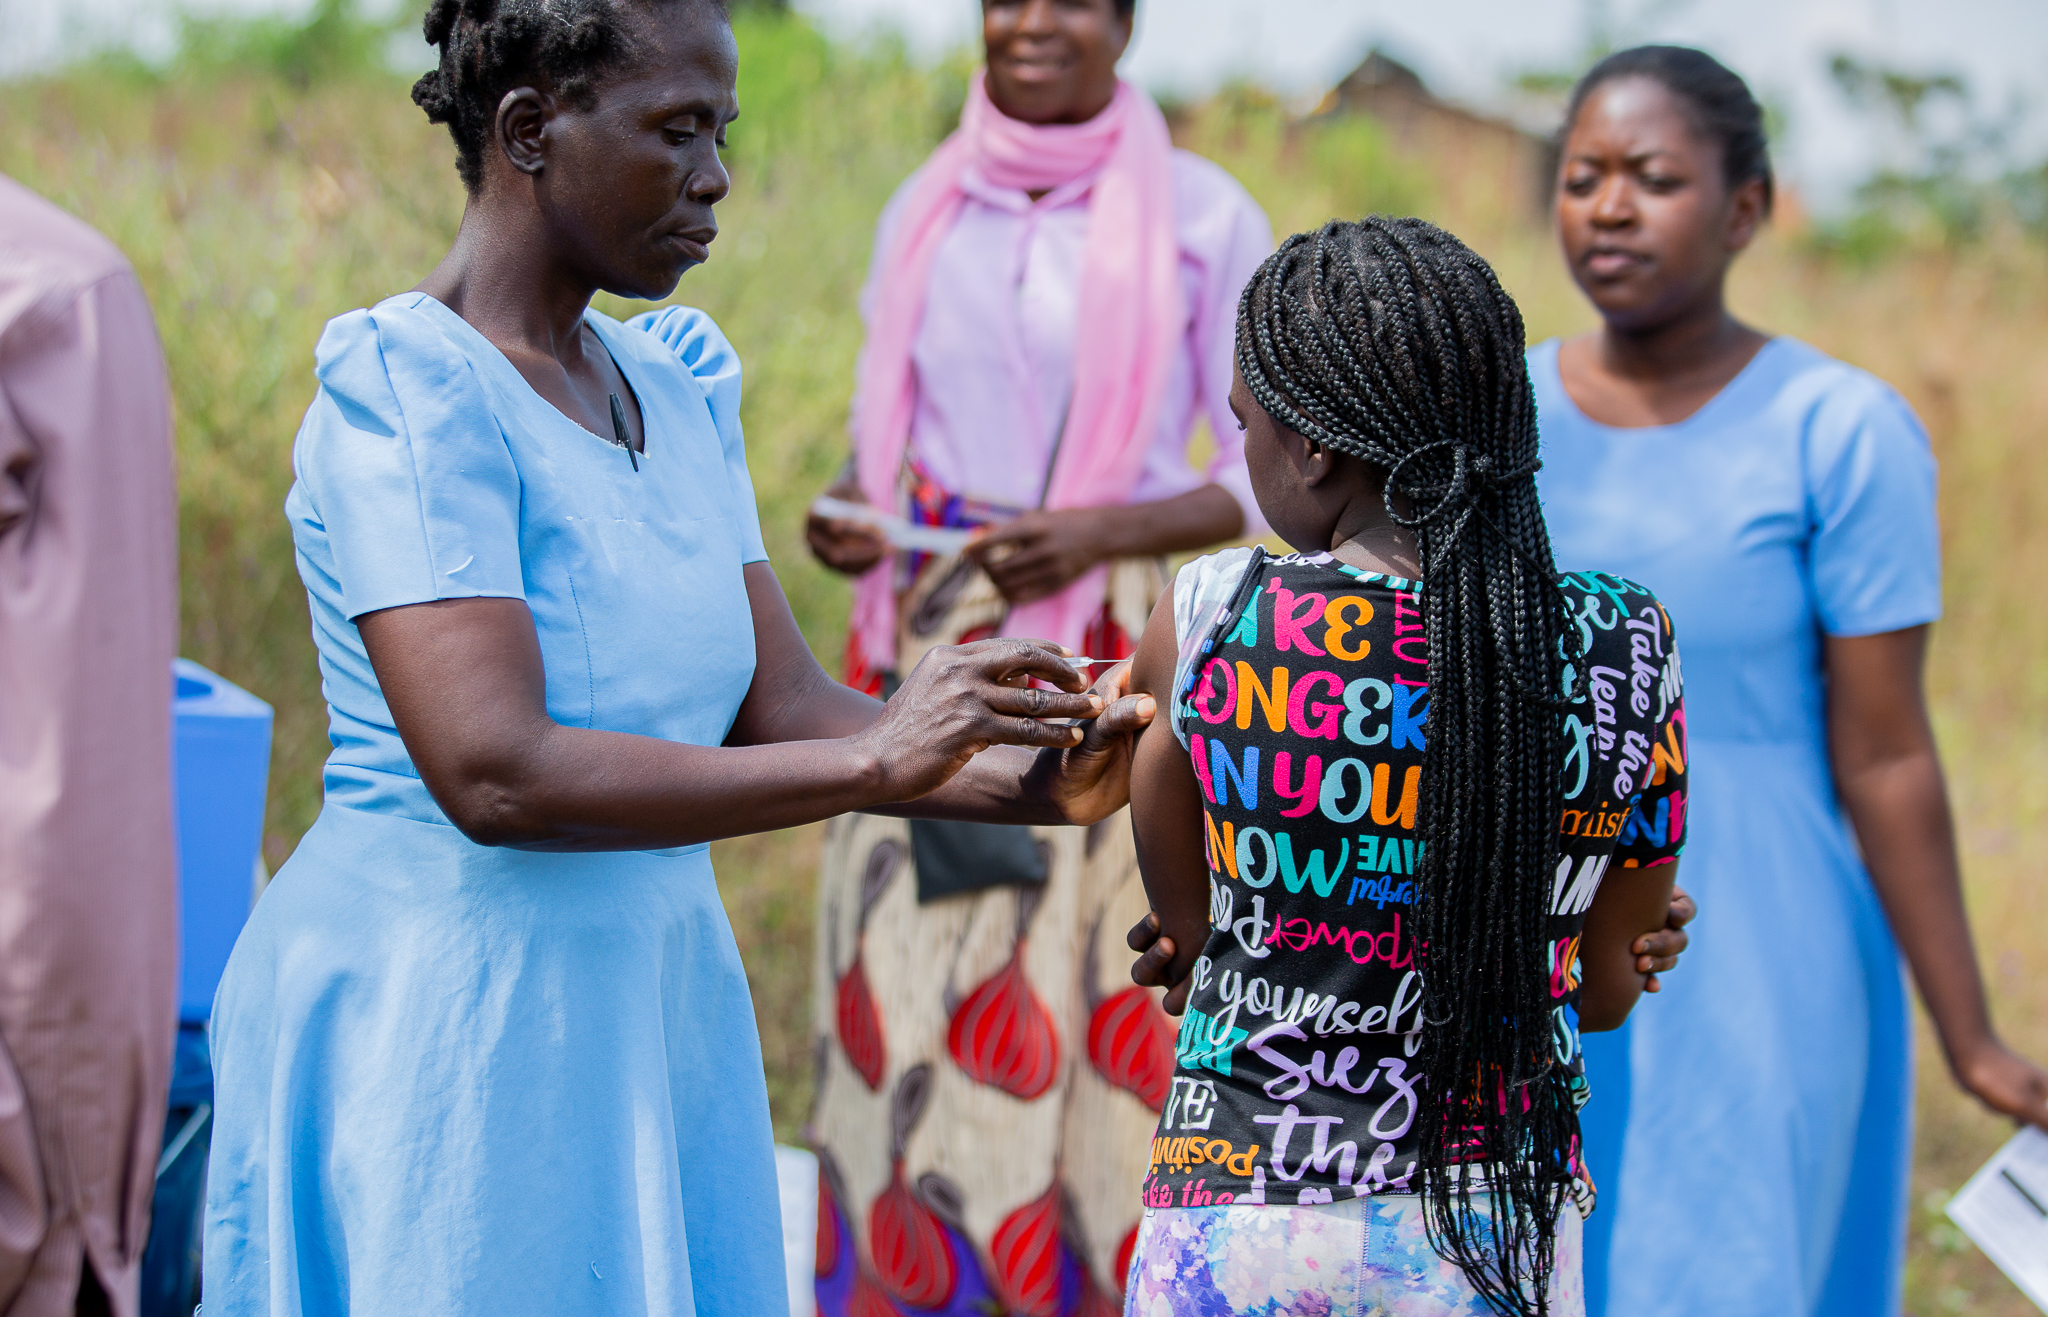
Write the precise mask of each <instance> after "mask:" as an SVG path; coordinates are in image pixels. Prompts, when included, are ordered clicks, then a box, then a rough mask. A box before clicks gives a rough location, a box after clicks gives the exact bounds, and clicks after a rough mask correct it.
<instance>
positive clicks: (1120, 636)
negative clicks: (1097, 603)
mask: <svg viewBox="0 0 2048 1317" xmlns="http://www.w3.org/2000/svg"><path fill="white" fill-rule="evenodd" d="M1081 652H1082V653H1084V654H1086V655H1087V656H1088V657H1090V658H1106V659H1124V658H1129V657H1130V656H1131V655H1133V654H1135V653H1137V652H1138V647H1137V646H1136V645H1134V644H1132V643H1131V635H1130V632H1128V631H1126V630H1124V629H1123V627H1122V626H1121V625H1120V624H1119V623H1118V622H1117V620H1116V617H1115V615H1114V614H1113V613H1112V612H1111V610H1110V606H1109V604H1108V602H1107V601H1105V602H1104V603H1103V605H1102V611H1101V612H1099V613H1097V614H1096V615H1095V619H1094V620H1093V621H1091V622H1090V623H1089V624H1088V630H1087V632H1086V633H1084V635H1083V636H1082V638H1081Z"/></svg>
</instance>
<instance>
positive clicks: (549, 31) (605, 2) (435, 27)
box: [412, 0, 725, 192]
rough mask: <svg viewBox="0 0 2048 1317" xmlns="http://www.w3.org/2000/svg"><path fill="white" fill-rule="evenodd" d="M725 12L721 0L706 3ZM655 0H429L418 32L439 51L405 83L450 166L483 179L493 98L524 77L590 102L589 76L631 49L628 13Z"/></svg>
mask: <svg viewBox="0 0 2048 1317" xmlns="http://www.w3.org/2000/svg"><path fill="white" fill-rule="evenodd" d="M704 2H705V3H710V4H713V5H716V6H717V8H718V9H719V11H720V12H721V13H723V12H724V11H725V5H724V3H723V0H704ZM661 3H662V0H433V3H432V4H430V5H429V6H428V7H427V17H426V22H425V23H424V24H422V31H423V32H424V33H425V35H426V38H427V44H428V45H430V46H439V47H440V48H441V62H440V65H439V67H437V68H435V69H434V70H433V71H431V72H429V73H427V74H424V75H423V76H422V77H421V78H420V80H419V81H418V82H415V83H414V84H413V85H412V99H413V103H414V104H416V105H418V106H419V107H420V108H421V109H422V110H425V111H426V112H427V118H428V119H429V120H430V121H432V122H434V123H444V124H447V125H448V135H449V136H450V137H453V138H454V139H455V172H456V173H458V174H460V175H461V176H462V185H463V186H464V187H466V188H468V189H469V190H470V191H471V192H474V191H476V190H477V188H479V187H480V186H482V185H483V179H484V147H485V145H486V144H487V143H488V142H489V141H490V138H491V129H492V125H493V124H495V123H496V122H497V117H498V103H499V102H500V101H501V100H503V99H504V97H505V93H506V92H508V91H510V90H511V89H512V88H514V87H517V86H519V85H520V84H521V83H522V82H527V81H533V82H535V83H536V84H545V85H546V86H547V88H548V89H549V90H550V91H552V92H553V93H554V94H555V95H557V96H560V97H561V98H562V99H564V100H566V101H567V102H568V103H569V104H571V105H573V106H575V107H576V108H578V109H589V108H590V106H591V105H593V104H594V103H595V102H596V96H597V79H598V77H599V75H601V74H603V73H604V72H606V71H607V70H609V69H612V68H615V67H616V66H618V65H619V64H621V63H624V62H625V60H626V59H627V58H629V57H630V56H631V55H632V53H633V30H632V26H631V23H630V21H629V20H628V18H627V14H626V10H627V8H628V7H629V6H630V7H632V8H636V9H648V8H655V7H658V6H659V5H660V4H661Z"/></svg>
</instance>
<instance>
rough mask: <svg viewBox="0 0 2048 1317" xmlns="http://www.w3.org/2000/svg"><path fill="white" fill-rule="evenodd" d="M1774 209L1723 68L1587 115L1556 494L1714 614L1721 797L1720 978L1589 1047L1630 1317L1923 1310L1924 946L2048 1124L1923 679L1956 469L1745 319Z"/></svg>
mask: <svg viewBox="0 0 2048 1317" xmlns="http://www.w3.org/2000/svg"><path fill="white" fill-rule="evenodd" d="M1771 191H1772V178H1771V161H1770V152H1769V147H1768V143H1767V142H1766V140H1765V136H1764V116H1763V111H1762V109H1761V108H1760V107H1759V106H1758V105H1757V102H1756V99H1755V98H1754V97H1753V96H1751V95H1750V92H1749V88H1748V87H1747V86H1745V85H1744V84H1743V81H1742V79H1741V78H1740V77H1737V76H1736V75H1735V74H1734V73H1733V72H1731V71H1730V70H1728V69H1727V68H1724V67H1723V66H1722V65H1721V64H1719V63H1718V62H1716V61H1715V60H1714V59H1713V58H1712V57H1711V56H1708V55H1706V54H1703V53H1701V52H1700V51H1697V50H1688V49H1685V48H1683V47H1676V46H1644V47H1638V48H1636V49H1633V50H1624V51H1620V52H1618V53H1616V54H1614V55H1611V56H1609V57H1608V58H1607V59H1605V60H1603V61H1601V62H1600V63H1599V64H1597V65H1595V66H1594V67H1593V69H1592V70H1591V71H1590V72H1588V73H1587V74H1586V76H1585V78H1584V79H1583V80H1582V81H1581V82H1580V84H1579V86H1578V88H1577V90H1576V91H1575V92H1574V93H1573V95H1572V100H1571V104H1570V110H1569V112H1568V114H1567V116H1566V122H1565V128H1564V142H1563V153H1562V164H1561V166H1560V170H1559V174H1558V179H1557V194H1556V200H1557V231H1558V236H1559V239H1560V241H1561V243H1562V245H1563V248H1564V258H1565V262H1566V264H1567V266H1568V267H1569V268H1570V271H1571V275H1572V277H1573V279H1575V280H1576V281H1577V282H1578V285H1579V287H1580V289H1581V290H1582V291H1583V292H1584V293H1585V295H1586V297H1587V299H1588V300H1589V301H1591V302H1592V304H1593V306H1594V308H1595V309H1596V310H1597V311H1598V312H1599V313H1600V317H1601V324H1600V326H1599V327H1598V328H1597V329H1595V330H1594V331H1593V332H1592V333H1590V334H1586V335H1584V336H1582V337H1579V338H1574V339H1571V340H1568V341H1566V342H1562V343H1560V342H1555V341H1553V342H1548V343H1542V344H1539V345H1537V346H1536V347H1535V348H1534V349H1533V350H1532V351H1531V353H1530V358H1529V374H1530V378H1531V380H1532V382H1533V384H1534V386H1535V389H1536V399H1537V405H1538V407H1539V408H1540V410H1541V412H1542V416H1543V441H1544V455H1545V461H1546V466H1545V469H1544V472H1543V477H1542V486H1543V493H1544V497H1545V500H1546V503H1547V506H1548V509H1549V512H1550V518H1551V525H1552V527H1553V528H1554V529H1555V531H1556V534H1557V536H1558V542H1559V544H1560V545H1562V546H1564V548H1565V550H1566V552H1567V556H1568V557H1570V558H1571V559H1572V560H1573V561H1575V562H1579V563H1582V564H1585V565H1587V566H1591V567H1597V568H1601V569H1603V570H1606V571H1618V572H1626V573H1627V574H1628V575H1630V576H1632V577H1635V578H1636V579H1639V580H1642V581H1644V582H1647V583H1648V584H1649V585H1651V586H1652V587H1654V588H1655V589H1656V590H1657V591H1658V593H1660V594H1661V595H1663V596H1664V597H1665V598H1666V599H1667V600H1669V601H1671V603H1672V606H1673V607H1674V608H1675V609H1677V610H1678V612H1679V615H1680V616H1681V617H1683V618H1685V620H1686V625H1687V635H1688V645H1689V648H1688V650H1687V654H1686V657H1687V659H1688V668H1687V675H1688V676H1689V677H1690V678H1691V682H1690V685H1691V687H1692V692H1693V695H1694V697H1695V700H1694V707H1693V715H1694V716H1693V727H1694V730H1695V731H1696V733H1697V735H1696V736H1695V738H1694V742H1693V748H1694V762H1693V764H1692V767H1693V768H1694V769H1695V770H1696V775H1697V777H1698V779H1699V780H1700V781H1701V782H1703V783H1706V784H1707V787H1706V792H1705V795H1704V797H1703V802H1704V803H1703V805H1702V808H1701V810H1700V812H1699V814H1698V816H1697V826H1696V828H1695V829H1694V831H1695V832H1696V834H1697V845H1696V847H1695V849H1694V852H1693V858H1692V860H1691V862H1690V864H1689V866H1688V867H1689V869H1690V870H1691V879H1692V882H1693V885H1694V887H1695V890H1697V891H1699V892H1700V894H1701V906H1702V913H1701V916H1700V933H1701V937H1700V949H1699V951H1698V953H1697V954H1698V955H1700V956H1704V957H1705V958H1706V962H1707V963H1706V966H1705V967H1704V968H1705V971H1706V972H1699V970H1700V969H1701V967H1699V966H1697V965H1696V966H1695V967H1694V969H1695V972H1694V973H1693V974H1691V975H1689V976H1686V977H1685V978H1684V980H1683V982H1682V983H1681V984H1677V985H1674V990H1673V991H1672V993H1671V995H1669V996H1667V997H1666V998H1665V999H1664V1000H1663V1001H1661V1002H1660V1003H1659V1009H1658V1010H1656V1011H1654V1012H1650V1013H1649V1014H1648V1015H1646V1016H1645V1017H1644V1018H1643V1019H1642V1020H1641V1021H1639V1022H1638V1023H1636V1024H1632V1025H1630V1027H1629V1028H1628V1029H1627V1030H1625V1031H1624V1032H1623V1033H1621V1034H1618V1035H1614V1036H1612V1037H1610V1038H1604V1039H1601V1040H1600V1042H1599V1044H1598V1045H1597V1046H1596V1047H1592V1048H1588V1055H1587V1065H1588V1070H1589V1073H1590V1074H1591V1076H1592V1079H1593V1084H1594V1087H1595V1089H1596V1090H1597V1091H1598V1092H1599V1094H1600V1101H1598V1102H1596V1103H1595V1104H1594V1106H1593V1107H1592V1108H1590V1109H1589V1113H1588V1115H1589V1120H1588V1125H1587V1135H1586V1147H1587V1155H1588V1157H1589V1159H1590V1160H1591V1162H1592V1164H1593V1166H1594V1170H1595V1174H1596V1175H1597V1176H1598V1178H1599V1179H1600V1180H1601V1183H1602V1185H1603V1188H1605V1189H1606V1190H1607V1191H1608V1199H1609V1202H1610V1204H1611V1205H1612V1206H1614V1207H1616V1208H1617V1209H1618V1210H1616V1211H1613V1212H1605V1211H1603V1212H1602V1213H1601V1214H1600V1217H1599V1218H1598V1219H1597V1220H1596V1221H1595V1222H1594V1224H1593V1228H1592V1229H1590V1230H1589V1231H1588V1236H1587V1288H1588V1291H1589V1295H1590V1297H1591V1298H1592V1300H1593V1307H1594V1311H1595V1312H1606V1313H1611V1314H1615V1315H1616V1317H1620V1315H1621V1314H1626V1317H1688V1315H1689V1314H1712V1317H1819V1315H1822V1314H1825V1315H1826V1317H1865V1315H1866V1314H1887V1313H1895V1312H1897V1311H1898V1310H1899V1306H1900V1301H1901V1294H1900V1290H1901V1284H1902V1278H1903V1273H1904V1262H1905V1256H1904V1255H1905V1241H1906V1209H1907V1198H1906V1194H1907V1185H1908V1178H1909V1173H1910V1171H1911V1157H1912V1137H1911V1133H1912V1129H1911V1121H1912V1093H1913V1078H1912V1075H1913V1065H1912V1045H1911V1017H1910V1011H1909V1007H1908V1001H1907V994H1906V987H1905V982H1904V977H1903V975H1902V974H1901V973H1900V953H1901V952H1902V951H1903V952H1904V959H1905V961H1906V963H1907V964H1908V965H1910V966H1911V968H1912V973H1913V978H1914V980H1915V982H1916V983H1917V984H1918V986H1919V988H1920V993H1921V996H1922V998H1923V1000H1924V1001H1925V1002H1926V1004H1927V1012H1928V1015H1929V1017H1930V1018H1931V1019H1932V1021H1933V1023H1934V1026H1935V1030H1936V1032H1937V1034H1938V1035H1939V1037H1940V1040H1941V1046H1942V1051H1943V1054H1944V1057H1945V1059H1946V1061H1947V1062H1948V1066H1949V1070H1950V1072H1951V1073H1952V1074H1953V1075H1954V1076H1955V1078H1956V1081H1957V1082H1958V1083H1959V1084H1960V1085H1961V1086H1962V1087H1963V1088H1964V1089H1966V1090H1967V1091H1968V1092H1970V1093H1972V1094H1974V1095H1975V1096H1976V1097H1977V1098H1978V1099H1979V1100H1981V1101H1982V1102H1983V1103H1984V1104H1985V1106H1987V1107H1989V1108H1990V1109H1991V1110H1993V1111H1996V1112H1999V1113H2001V1114H2003V1115H2006V1116H2009V1117H2011V1118H2013V1119H2014V1120H2018V1121H2026V1122H2030V1123H2032V1124H2034V1125H2036V1126H2038V1127H2041V1128H2044V1129H2048V1072H2044V1071H2043V1070H2042V1069H2041V1068H2040V1067H2039V1066H2037V1065H2035V1064H2034V1063H2032V1062H2031V1061H2029V1060H2027V1059H2026V1058H2024V1057H2022V1056H2019V1055H2017V1054H2015V1053H2014V1052H2013V1051H2011V1050H2010V1049H2009V1048H2007V1047H2006V1045H2005V1044H2004V1042H2003V1041H2002V1040H2001V1039H2000V1038H1999V1035H1998V1031H1997V1030H1996V1029H1995V1028H1994V1027H1993V1024H1992V1020H1991V1014H1990V1011H1989V1010H1988V1009H1987V1007H1986V1004H1985V999H1984V985H1983V981H1982V979H1981V977H1980V976H1979V974H1978V972H1977V959H1976V953H1975V951H1974V950H1973V948H1972V946H1971V940H1970V926H1969V922H1968V920H1967V918H1966V917H1965V914H1964V910H1963V900H1962V886H1961V882H1960V880H1959V874H1958V868H1957V863H1956V851H1955V837H1954V828H1953V825H1952V823H1951V821H1950V814H1949V805H1948V799H1947V793H1946V790H1945V788H1944V786H1943V784H1942V770H1941V762H1940V757H1939V755H1938V754H1937V752H1936V747H1935V742H1934V732H1933V728H1932V726H1931V724H1930V720H1929V718H1928V713H1927V696H1926V691H1925V689H1924V686H1923V684H1922V680H1921V674H1922V667H1923V665H1924V663H1925V659H1926V653H1927V639H1928V631H1929V627H1930V625H1931V624H1932V622H1933V621H1934V619H1935V618H1936V617H1938V616H1939V615H1940V612H1941V546H1940V535H1939V531H1938V527H1937V524H1936V520H1935V470H1934V458H1933V454H1932V453H1931V452H1930V451H1929V446H1928V442H1927V435H1926V432H1925V431H1924V430H1923V429H1922V428H1921V426H1920V422H1919V420H1918V419H1917V418H1916V417H1915V416H1914V415H1913V412H1912V410H1911V408H1909V407H1908V406H1907V405H1906V403H1905V401H1904V400H1903V399H1902V398H1900V397H1899V395H1898V394H1897V393H1896V392H1894V391H1893V390H1892V389H1891V388H1890V387H1889V386H1887V385H1886V384H1885V383H1884V382H1883V381H1881V380H1878V379H1874V378H1872V377H1871V376H1870V375H1868V374H1866V373H1865V372H1863V371H1860V370H1857V369H1855V368H1854V367H1852V366H1849V365H1846V364H1844V363H1842V362H1840V361H1836V360H1834V359H1833V358H1830V357H1828V356H1827V355H1826V354H1824V353H1821V352H1819V351H1816V350H1815V349H1814V348H1812V347H1809V346H1808V345H1806V344H1804V343H1800V342H1798V341H1796V340H1794V339H1791V338H1786V337H1772V336H1770V335H1768V334H1766V333H1763V332H1760V331H1759V330H1757V329H1754V328H1752V327H1750V326H1749V325H1746V324H1744V323H1743V322H1741V321H1740V320H1738V319H1736V317H1735V316H1734V315H1733V314H1731V313H1730V310H1729V308H1728V305H1727V301H1726V296H1725V287H1726V283H1727V278H1728V271H1729V267H1730V266H1731V265H1732V264H1733V263H1734V261H1735V259H1736V258H1737V257H1738V256H1739V255H1740V254H1741V253H1742V251H1743V250H1744V248H1746V247H1747V246H1748V245H1749V243H1750V242H1751V241H1752V239H1754V238H1755V236H1756V234H1757V233H1758V231H1759V229H1760V227H1761V226H1762V224H1763V222H1764V221H1765V219H1766V218H1767V217H1768V215H1769V212H1770V205H1771ZM1738 801H1739V802H1740V803H1739V804H1738V803H1736V802H1738ZM1859 852H1860V853H1859ZM1632 1089H1634V1090H1635V1093H1636V1096H1635V1097H1634V1098H1633V1100H1632V1099H1631V1090H1632ZM1610 1233H1611V1241H1610V1238H1609V1235H1610ZM1703 1238H1711V1239H1712V1240H1713V1247H1711V1248H1701V1247H1700V1244H1699V1241H1700V1240H1701V1239H1703ZM1610 1242H1611V1249H1610Z"/></svg>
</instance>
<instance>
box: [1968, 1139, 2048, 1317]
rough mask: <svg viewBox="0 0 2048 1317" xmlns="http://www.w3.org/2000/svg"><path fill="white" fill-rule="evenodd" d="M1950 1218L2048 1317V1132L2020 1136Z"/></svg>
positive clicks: (1980, 1175) (1975, 1179) (1974, 1181)
mask: <svg viewBox="0 0 2048 1317" xmlns="http://www.w3.org/2000/svg"><path fill="white" fill-rule="evenodd" d="M1948 1216H1949V1219H1950V1220H1951V1221H1954V1222H1955V1223H1956V1225H1958V1226H1959V1227H1961V1228H1962V1231H1963V1233H1964V1234H1966V1235H1968V1236H1969V1237H1970V1238H1971V1240H1973V1241H1974V1242H1975V1243H1976V1245H1977V1247H1978V1248H1981V1249H1983V1250H1984V1255H1985V1256H1986V1257H1988V1258H1990V1259H1991V1260H1992V1261H1993V1262H1995V1263H1997V1264H1998V1269H1999V1270H2000V1271H2003V1272H2004V1273H2005V1274H2006V1276H2007V1277H2008V1278H2010V1279H2011V1281H2012V1283H2013V1284H2015V1285H2017V1286H2019V1288H2020V1292H2021V1293H2023V1294H2025V1295H2026V1296H2027V1297H2028V1298H2030V1299H2032V1300H2033V1301H2034V1306H2035V1307H2037V1308H2039V1309H2041V1311H2042V1312H2044V1313H2048V1134H2043V1133H2042V1132H2041V1131H2039V1130H2037V1129H2033V1128H2031V1127H2030V1128H2027V1129H2023V1130H2021V1131H2020V1132H2019V1133H2018V1134H2015V1135H2014V1136H2013V1137H2012V1138H2011V1139H2010V1140H2009V1141H2008V1142H2007V1143H2006V1145H2005V1146H2004V1147H2003V1148H2000V1149H1999V1150H1998V1151H1997V1152H1996V1153H1995V1154H1993V1155H1992V1158H1991V1160H1990V1161H1988V1162H1986V1163H1984V1168H1983V1169H1982V1170H1980V1171H1978V1172H1977V1173H1976V1174H1975V1175H1973V1176H1971V1177H1970V1181H1969V1183H1968V1184H1965V1185H1964V1186H1963V1187H1962V1190H1961V1192H1959V1193H1957V1194H1956V1196H1955V1197H1954V1198H1951V1199H1950V1200H1949V1204H1948Z"/></svg>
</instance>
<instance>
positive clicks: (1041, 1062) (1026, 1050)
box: [946, 939, 1060, 1102]
mask: <svg viewBox="0 0 2048 1317" xmlns="http://www.w3.org/2000/svg"><path fill="white" fill-rule="evenodd" d="M946 1048H947V1050H948V1051H950V1052H951V1053H952V1054H953V1061H954V1063H955V1064H956V1065H958V1066H959V1067H960V1069H961V1070H962V1071H963V1072H965V1073H966V1075H967V1077H968V1078H969V1079H972V1080H974V1081H975V1082H977V1083H982V1084H992V1085H994V1086H995V1087H997V1088H1000V1089H1001V1090H1003V1091H1004V1092H1005V1093H1008V1094H1009V1095H1010V1096H1012V1097H1015V1098H1021V1099H1023V1100H1024V1101H1026V1102H1029V1101H1031V1100H1032V1099H1033V1098H1037V1097H1042V1096H1043V1095H1044V1094H1045V1092H1046V1090H1047V1089H1049V1088H1051V1087H1052V1083H1053V1080H1054V1079H1056V1078H1057V1077H1058V1076H1059V1072H1060V1037H1059V1030H1058V1029H1057V1028H1056V1027H1055V1026H1054V1024H1053V1020H1052V1013H1051V1012H1050V1011H1048V1010H1046V1008H1045V1003H1043V1002H1041V1001H1039V1000H1038V994H1037V993H1035V992H1033V991H1032V990H1031V982H1030V980H1029V979H1027V978H1025V976H1024V942H1023V940H1022V939H1019V940H1018V942H1017V947H1016V950H1015V951H1014V952H1012V953H1011V955H1010V961H1009V963H1008V964H1006V965H1004V966H1003V967H1002V968H1001V969H1000V970H997V971H996V973H995V975H994V976H993V977H991V978H988V979H986V980H984V981H983V982H982V984H981V986H980V987H978V988H976V989H975V990H974V991H973V992H971V993H969V994H967V999H966V1000H965V1001H963V1002H961V1003H960V1007H959V1009H958V1010H956V1011H954V1012H953V1019H952V1024H951V1027H950V1028H948V1029H947V1031H946Z"/></svg>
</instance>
